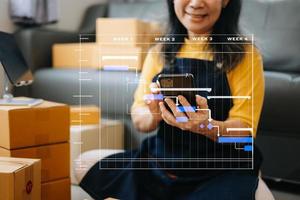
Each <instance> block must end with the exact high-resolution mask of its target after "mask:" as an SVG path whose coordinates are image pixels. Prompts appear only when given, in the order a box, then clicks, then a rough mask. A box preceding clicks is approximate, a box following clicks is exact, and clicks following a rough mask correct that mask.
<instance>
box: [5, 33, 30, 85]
mask: <svg viewBox="0 0 300 200" xmlns="http://www.w3.org/2000/svg"><path fill="white" fill-rule="evenodd" d="M0 62H1V64H2V66H3V68H4V71H5V72H6V75H7V77H8V79H9V80H10V82H11V83H12V84H14V85H15V86H21V85H28V84H30V83H31V82H32V81H33V77H32V74H31V71H30V69H29V67H28V66H27V64H26V61H25V59H24V57H23V55H22V53H21V51H20V49H19V48H18V46H17V43H16V41H15V38H14V36H13V35H12V34H9V33H5V32H1V31H0Z"/></svg>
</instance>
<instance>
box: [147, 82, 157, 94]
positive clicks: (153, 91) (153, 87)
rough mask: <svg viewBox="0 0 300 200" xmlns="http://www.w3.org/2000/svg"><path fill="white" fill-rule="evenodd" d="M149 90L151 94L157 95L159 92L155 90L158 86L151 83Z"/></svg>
mask: <svg viewBox="0 0 300 200" xmlns="http://www.w3.org/2000/svg"><path fill="white" fill-rule="evenodd" d="M149 87H150V90H151V93H152V94H159V93H160V92H159V91H158V90H157V88H159V85H158V84H157V83H151V84H150V86H149Z"/></svg>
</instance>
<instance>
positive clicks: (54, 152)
mask: <svg viewBox="0 0 300 200" xmlns="http://www.w3.org/2000/svg"><path fill="white" fill-rule="evenodd" d="M0 156H7V157H19V158H39V159H41V161H42V179H41V180H42V183H43V182H47V181H52V180H56V179H61V178H67V177H69V176H70V145H69V143H59V144H52V145H44V146H38V147H30V148H23V149H15V150H8V149H4V148H0Z"/></svg>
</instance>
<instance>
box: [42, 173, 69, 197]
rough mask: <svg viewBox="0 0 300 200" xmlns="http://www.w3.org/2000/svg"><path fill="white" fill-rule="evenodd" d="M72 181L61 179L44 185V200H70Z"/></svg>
mask: <svg viewBox="0 0 300 200" xmlns="http://www.w3.org/2000/svg"><path fill="white" fill-rule="evenodd" d="M70 199H71V184H70V179H69V178H66V179H60V180H56V181H51V182H47V183H43V184H42V200H70Z"/></svg>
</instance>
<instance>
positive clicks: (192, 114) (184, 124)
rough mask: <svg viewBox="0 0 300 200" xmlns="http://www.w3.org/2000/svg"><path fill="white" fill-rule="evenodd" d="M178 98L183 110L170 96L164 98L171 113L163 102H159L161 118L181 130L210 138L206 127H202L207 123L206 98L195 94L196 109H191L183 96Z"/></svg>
mask: <svg viewBox="0 0 300 200" xmlns="http://www.w3.org/2000/svg"><path fill="white" fill-rule="evenodd" d="M178 100H179V102H180V104H181V106H182V108H183V109H184V112H183V111H182V110H181V109H179V108H178V106H176V104H175V103H174V101H173V100H171V99H170V98H166V99H165V102H166V103H167V105H168V106H169V107H170V109H171V110H172V113H171V112H170V111H168V110H167V108H166V106H165V105H164V103H163V102H160V103H159V106H160V110H161V116H162V118H163V120H164V121H165V122H166V123H167V124H169V125H171V126H174V127H177V128H180V129H181V130H184V131H191V132H194V133H199V134H202V135H205V136H207V137H209V138H211V137H210V136H209V134H208V131H207V129H206V128H204V127H207V124H208V123H209V109H208V105H207V100H206V98H204V97H201V96H199V95H196V103H197V106H198V108H197V109H196V110H193V109H191V108H192V107H191V105H190V103H189V102H188V101H187V100H186V98H185V97H184V96H181V95H179V96H178ZM200 126H202V127H200Z"/></svg>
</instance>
